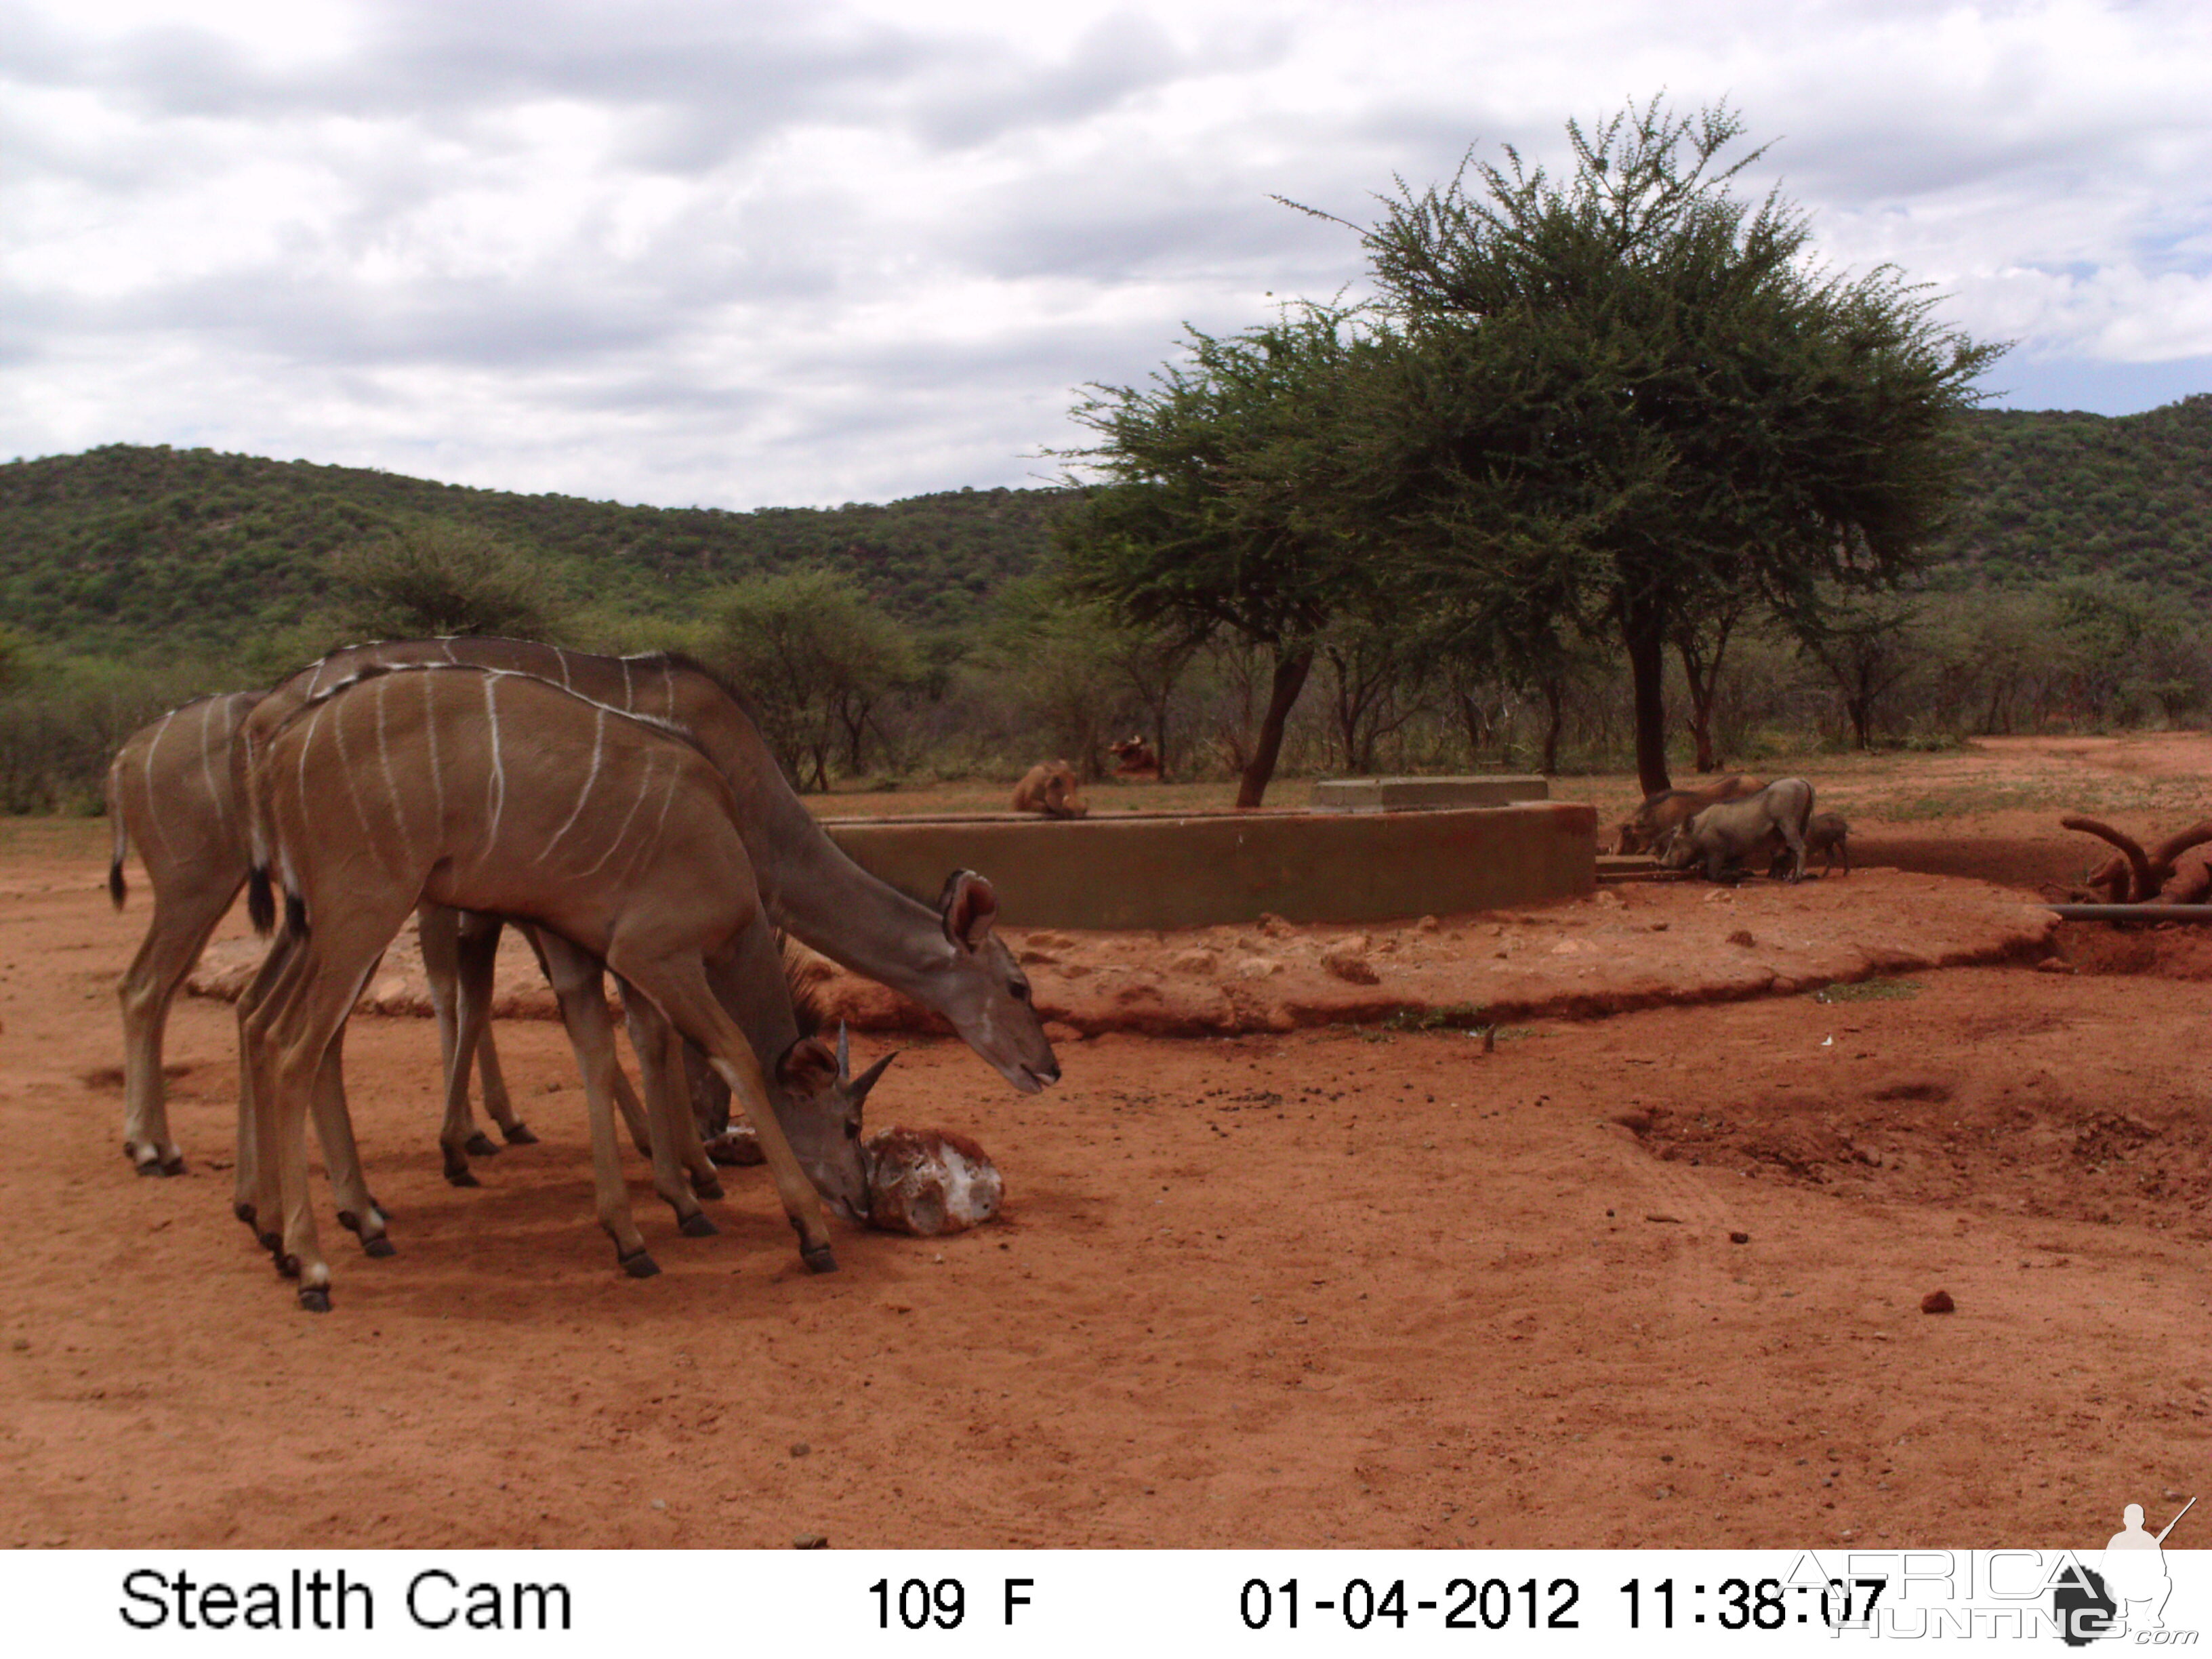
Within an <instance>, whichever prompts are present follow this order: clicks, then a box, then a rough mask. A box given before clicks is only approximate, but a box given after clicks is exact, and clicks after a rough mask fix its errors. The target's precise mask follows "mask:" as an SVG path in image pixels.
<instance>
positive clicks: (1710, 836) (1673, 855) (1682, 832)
mask: <svg viewBox="0 0 2212 1659" xmlns="http://www.w3.org/2000/svg"><path fill="white" fill-rule="evenodd" d="M1812 817H1813V786H1812V785H1811V784H1809V783H1808V782H1806V781H1805V780H1804V779H1802V778H1778V779H1777V780H1776V781H1774V782H1772V783H1770V784H1768V785H1767V786H1766V787H1765V788H1764V789H1762V790H1760V791H1759V793H1757V794H1755V795H1747V796H1745V797H1744V798H1743V799H1741V800H1730V801H1722V802H1721V803H1719V804H1718V805H1713V806H1708V807H1707V808H1705V811H1702V812H1700V813H1699V814H1698V815H1697V817H1693V818H1692V819H1691V820H1690V821H1689V822H1688V823H1686V824H1684V825H1682V826H1681V827H1680V829H1676V830H1674V832H1673V833H1672V834H1671V835H1669V836H1668V837H1667V839H1666V840H1665V841H1663V842H1661V843H1660V845H1659V862H1660V863H1661V864H1662V866H1665V867H1666V868H1668V869H1669V870H1686V869H1688V868H1689V867H1690V866H1692V865H1693V864H1700V863H1702V864H1703V865H1704V866H1705V878H1706V879H1707V880H1708V881H1718V880H1720V879H1721V877H1722V874H1723V872H1725V871H1726V870H1727V868H1728V866H1729V865H1730V864H1732V863H1735V862H1736V861H1738V860H1742V861H1744V862H1745V863H1748V862H1749V861H1750V860H1752V859H1753V857H1754V856H1755V855H1756V854H1759V853H1762V852H1765V850H1766V849H1767V848H1770V847H1771V846H1772V845H1774V843H1775V842H1776V840H1777V839H1779V841H1780V842H1781V844H1782V846H1783V847H1784V848H1786V849H1787V850H1788V852H1789V854H1790V860H1791V869H1790V875H1789V879H1790V880H1791V881H1798V880H1802V878H1803V877H1804V874H1805V829H1806V826H1807V824H1808V823H1809V822H1810V821H1811V819H1812Z"/></svg>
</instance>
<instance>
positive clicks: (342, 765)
mask: <svg viewBox="0 0 2212 1659" xmlns="http://www.w3.org/2000/svg"><path fill="white" fill-rule="evenodd" d="M349 684H350V682H349ZM331 737H332V738H335V739H336V740H337V746H338V770H339V771H340V772H342V773H343V774H344V775H345V786H346V799H348V800H349V801H351V802H352V803H353V816H354V821H355V822H356V823H359V824H360V825H361V836H362V840H363V841H365V842H368V843H369V845H370V846H371V847H372V848H373V847H374V845H375V844H376V831H374V829H370V828H369V827H368V808H367V807H365V806H363V805H362V804H361V786H360V784H359V783H357V782H356V781H355V778H354V775H353V757H352V756H351V755H349V754H348V753H347V752H346V739H345V710H344V709H340V710H339V711H338V712H337V714H333V715H331Z"/></svg>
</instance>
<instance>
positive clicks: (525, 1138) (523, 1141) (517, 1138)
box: [500, 1123, 538, 1146]
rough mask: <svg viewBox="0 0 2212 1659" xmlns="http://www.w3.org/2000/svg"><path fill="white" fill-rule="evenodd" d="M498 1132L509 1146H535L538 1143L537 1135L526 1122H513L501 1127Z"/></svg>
mask: <svg viewBox="0 0 2212 1659" xmlns="http://www.w3.org/2000/svg"><path fill="white" fill-rule="evenodd" d="M500 1133H501V1136H502V1137H504V1138H505V1139H506V1141H507V1145H508V1146H536V1145H537V1144H538V1136H537V1134H536V1133H535V1132H534V1131H532V1128H531V1127H530V1126H529V1125H528V1124H527V1123H517V1124H514V1125H513V1126H512V1127H508V1128H505V1129H501V1131H500Z"/></svg>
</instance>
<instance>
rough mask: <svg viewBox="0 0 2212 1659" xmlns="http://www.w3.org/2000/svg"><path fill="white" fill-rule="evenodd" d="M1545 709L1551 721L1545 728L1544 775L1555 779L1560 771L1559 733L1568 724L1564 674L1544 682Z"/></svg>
mask: <svg viewBox="0 0 2212 1659" xmlns="http://www.w3.org/2000/svg"><path fill="white" fill-rule="evenodd" d="M1544 707H1545V708H1546V709H1547V710H1548V711H1549V714H1550V719H1549V720H1547V723H1546V725H1545V726H1544V768H1543V770H1544V775H1545V776H1546V777H1547V778H1548V777H1553V776H1555V775H1557V774H1558V772H1559V733H1560V732H1561V731H1562V730H1563V729H1564V728H1565V726H1566V723H1567V679H1566V676H1565V675H1564V674H1561V675H1559V676H1556V677H1555V678H1551V679H1548V680H1546V681H1545V682H1544Z"/></svg>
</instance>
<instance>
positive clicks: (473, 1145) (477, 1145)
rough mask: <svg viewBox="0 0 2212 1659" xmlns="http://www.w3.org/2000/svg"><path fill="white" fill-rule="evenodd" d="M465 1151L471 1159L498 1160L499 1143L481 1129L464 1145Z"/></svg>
mask: <svg viewBox="0 0 2212 1659" xmlns="http://www.w3.org/2000/svg"><path fill="white" fill-rule="evenodd" d="M463 1150H464V1151H465V1152H467V1153H468V1155H469V1156H470V1157H471V1158H497V1157H498V1156H499V1143H498V1142H497V1141H495V1140H494V1139H492V1138H491V1137H490V1136H489V1135H488V1134H486V1133H484V1132H483V1130H482V1129H479V1130H477V1132H476V1133H474V1134H472V1135H471V1136H470V1137H469V1138H468V1139H467V1140H466V1141H465V1142H464V1143H463Z"/></svg>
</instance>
